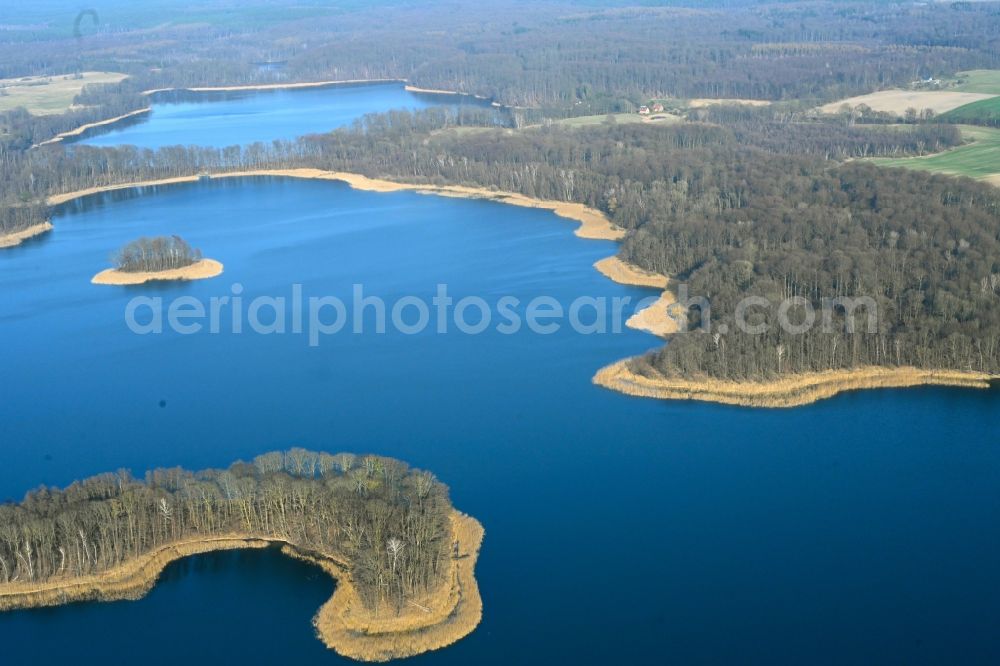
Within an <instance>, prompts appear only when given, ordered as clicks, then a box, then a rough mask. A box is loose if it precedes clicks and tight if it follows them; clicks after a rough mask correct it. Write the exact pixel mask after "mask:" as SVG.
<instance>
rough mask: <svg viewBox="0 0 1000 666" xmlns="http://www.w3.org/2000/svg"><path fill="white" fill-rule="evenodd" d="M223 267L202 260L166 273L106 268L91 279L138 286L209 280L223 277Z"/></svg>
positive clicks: (212, 261) (95, 281)
mask: <svg viewBox="0 0 1000 666" xmlns="http://www.w3.org/2000/svg"><path fill="white" fill-rule="evenodd" d="M222 271H223V266H222V264H221V263H220V262H218V261H216V260H215V259H202V260H201V261H196V262H194V263H193V264H190V265H188V266H182V267H181V268H171V269H168V270H165V271H139V272H126V271H120V270H118V269H117V268H106V269H105V270H103V271H101V272H100V273H98V274H97V275H95V276H94V277H92V278H91V279H90V283H91V284H106V285H116V286H123V285H136V284H146V283H147V282H155V281H159V280H207V279H208V278H214V277H217V276H219V275H222Z"/></svg>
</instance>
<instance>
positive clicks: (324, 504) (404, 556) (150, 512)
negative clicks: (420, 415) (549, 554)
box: [0, 449, 452, 609]
mask: <svg viewBox="0 0 1000 666" xmlns="http://www.w3.org/2000/svg"><path fill="white" fill-rule="evenodd" d="M450 512H451V504H450V502H449V499H448V489H447V487H446V486H444V485H443V484H442V483H440V482H439V481H438V480H437V479H435V478H434V476H432V475H431V474H429V473H427V472H422V471H419V470H414V469H410V468H408V467H407V466H406V465H405V464H404V463H402V462H400V461H398V460H393V459H390V458H382V457H376V456H355V455H353V454H349V453H341V454H338V455H330V454H327V453H315V452H311V451H306V450H303V449H292V450H290V451H287V452H274V453H267V454H264V455H260V456H258V457H256V458H254V460H253V462H252V463H242V462H238V463H236V464H234V465H232V466H231V467H230V468H229V469H226V470H204V471H200V472H190V471H187V470H183V469H179V468H174V469H157V470H153V471H150V472H147V473H146V475H145V478H144V479H136V478H133V477H132V475H130V474H129V473H128V472H126V471H119V472H116V473H114V474H102V475H100V476H95V477H92V478H89V479H85V480H83V481H79V482H77V483H74V484H72V485H71V486H69V487H68V488H65V489H63V490H59V489H54V488H39V489H38V490H35V491H32V492H30V493H28V495H27V496H26V497H25V498H24V500H23V501H22V502H21V503H20V504H13V503H8V504H0V583H8V582H14V581H20V582H34V581H38V582H43V581H50V580H57V579H61V578H67V577H72V576H81V575H87V574H93V573H100V572H102V571H107V570H109V569H111V568H113V567H115V566H116V565H119V564H121V563H123V562H127V561H129V560H130V559H132V558H135V557H138V556H140V555H142V554H143V553H146V552H149V551H151V550H153V549H155V548H156V547H158V546H161V545H163V544H169V543H172V542H177V541H181V540H185V539H197V538H198V537H202V536H211V535H230V534H238V535H243V536H247V537H257V538H266V539H276V540H281V541H285V542H287V543H291V544H293V545H295V546H297V547H299V548H303V549H306V550H314V551H318V552H321V553H324V554H327V555H331V556H334V557H336V558H338V559H343V560H344V561H345V562H346V563H348V565H349V570H350V576H351V580H352V582H353V583H354V585H355V587H356V588H357V590H358V592H359V593H360V595H361V598H362V599H363V600H364V602H365V603H366V605H368V606H369V607H370V608H372V609H375V608H376V607H393V608H397V609H398V608H399V607H401V605H402V604H403V603H404V600H405V598H407V597H410V596H412V595H414V594H420V593H421V592H424V591H427V590H429V589H432V588H434V587H435V586H437V585H438V584H440V583H441V582H442V576H443V572H444V571H446V562H447V559H448V557H449V555H450V550H449V549H450V548H451V546H452V543H451V537H450V527H449V523H448V521H449V515H450Z"/></svg>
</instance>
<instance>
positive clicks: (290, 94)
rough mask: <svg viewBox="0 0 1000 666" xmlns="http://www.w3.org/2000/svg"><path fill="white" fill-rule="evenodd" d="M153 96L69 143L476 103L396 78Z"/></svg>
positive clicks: (230, 139)
mask: <svg viewBox="0 0 1000 666" xmlns="http://www.w3.org/2000/svg"><path fill="white" fill-rule="evenodd" d="M152 99H153V104H152V111H151V112H150V113H148V114H144V115H142V116H137V117H135V118H132V119H128V120H124V121H122V122H120V123H116V124H115V125H113V126H111V127H113V128H114V129H111V130H107V131H101V130H94V131H93V132H92V133H89V134H88V135H87V136H85V138H83V139H80V140H78V141H75V142H74V143H80V144H84V145H90V146H117V145H123V144H131V145H135V146H139V147H140V148H162V147H163V146H173V145H177V144H182V145H186V146H188V145H195V146H214V147H217V148H222V147H225V146H231V145H237V144H248V143H253V142H255V141H263V142H265V143H266V142H270V141H272V140H275V139H294V138H295V137H297V136H302V135H304V134H316V133H321V132H329V131H331V130H333V129H336V128H338V127H343V126H345V125H350V124H351V123H352V122H354V121H355V120H357V119H359V118H361V117H362V116H363V115H365V114H366V113H377V112H381V111H389V110H400V109H407V110H411V111H415V110H419V109H426V108H429V107H432V106H448V107H450V108H455V107H457V106H458V105H459V104H475V105H483V102H481V101H478V100H475V99H474V98H470V97H458V96H456V97H452V96H449V97H444V96H441V95H428V94H417V93H412V92H410V91H408V90H406V89H405V88H404V87H403V84H401V83H380V84H370V85H355V86H331V87H322V88H305V89H298V90H280V89H279V90H264V91H228V92H201V93H184V94H178V93H167V94H163V93H157V94H154V95H153V97H152ZM164 100H173V101H164ZM178 100H184V101H178Z"/></svg>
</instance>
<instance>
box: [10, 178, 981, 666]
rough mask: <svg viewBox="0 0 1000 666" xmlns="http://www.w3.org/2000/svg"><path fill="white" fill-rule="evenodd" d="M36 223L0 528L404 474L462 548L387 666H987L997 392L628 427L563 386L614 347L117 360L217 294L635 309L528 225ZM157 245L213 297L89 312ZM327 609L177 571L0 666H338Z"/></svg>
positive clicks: (486, 342) (309, 584) (254, 204)
mask: <svg viewBox="0 0 1000 666" xmlns="http://www.w3.org/2000/svg"><path fill="white" fill-rule="evenodd" d="M53 221H54V223H55V230H54V231H53V232H51V233H50V234H48V235H46V236H43V237H41V238H39V239H36V240H34V241H32V242H29V243H27V244H25V245H24V246H22V247H19V248H15V249H12V250H8V251H4V252H2V253H0V290H2V294H3V299H2V302H3V308H2V310H0V368H2V369H3V381H2V382H0V405H2V412H0V456H2V458H0V459H2V464H0V500H2V499H4V498H12V499H19V498H20V497H21V496H22V495H23V493H24V492H25V491H26V490H27V489H29V488H31V487H34V486H36V485H38V484H42V483H44V484H51V485H62V484H66V483H68V482H70V481H72V480H73V479H76V478H80V477H82V476H86V475H90V474H93V473H98V472H103V471H107V470H114V469H117V468H120V467H127V468H132V469H133V470H135V471H137V472H139V471H141V470H144V469H146V468H149V467H155V466H173V465H182V466H184V467H188V468H201V467H207V466H223V465H227V464H229V463H230V462H231V461H233V460H234V459H237V458H244V459H248V458H251V457H253V456H254V455H256V454H258V453H260V452H263V451H266V450H271V449H276V448H286V447H289V446H305V447H311V448H318V449H325V450H329V451H339V450H349V451H355V452H374V453H378V454H383V455H389V456H395V457H398V458H401V459H403V460H406V461H408V462H409V463H411V464H413V465H415V466H418V467H422V468H425V469H429V470H432V471H433V472H434V473H435V474H437V475H438V476H439V477H440V478H441V479H442V480H444V481H445V482H446V483H448V484H449V485H450V486H451V489H452V497H453V500H454V503H455V505H456V506H457V507H458V508H460V509H461V510H463V511H466V512H468V513H470V514H472V515H474V516H476V517H477V518H478V519H479V520H480V521H482V523H483V524H484V526H485V527H486V541H485V543H484V548H483V552H482V556H481V558H480V562H479V566H478V567H477V577H478V579H479V583H480V587H481V591H482V595H483V599H484V604H485V614H484V619H483V623H482V624H481V625H480V627H479V628H478V629H477V630H476V631H475V632H474V633H473V634H472V635H471V636H469V637H468V638H466V639H464V640H463V641H461V642H459V643H458V644H456V645H454V646H451V647H449V648H447V649H444V650H441V651H438V652H435V653H432V654H427V655H423V656H420V657H417V658H415V659H413V660H412V661H413V663H414V664H423V663H427V664H430V663H434V664H463V665H464V664H511V663H539V664H542V663H544V664H553V663H575V664H610V663H628V664H662V663H679V664H693V663H706V664H731V663H754V664H775V663H808V664H844V663H879V664H883V663H906V664H941V663H982V664H991V663H998V661H1000V635H998V634H997V632H996V630H995V629H996V626H997V622H998V621H1000V568H998V567H997V566H996V563H997V561H998V559H1000V529H998V525H1000V441H998V439H1000V438H998V436H997V435H998V432H1000V391H998V390H990V391H974V390H953V389H943V388H918V389H907V390H888V391H872V392H859V393H852V394H847V395H842V396H840V397H837V398H835V399H832V400H828V401H824V402H821V403H818V404H815V405H812V406H808V407H804V408H799V409H794V410H780V411H773V410H752V409H742V408H733V407H725V406H719V405H712V404H698V403H686V402H657V401H651V400H642V399H636V398H631V397H627V396H622V395H618V394H615V393H612V392H609V391H606V390H603V389H600V388H597V387H595V386H593V385H592V384H591V383H590V378H591V376H592V375H593V373H594V371H595V370H597V369H598V368H599V367H601V366H602V365H604V364H606V363H609V362H611V361H614V360H617V359H619V358H622V357H624V356H627V355H631V354H636V353H639V352H641V351H643V350H645V349H647V348H650V347H652V346H654V345H656V344H657V342H658V341H657V340H656V339H654V338H652V337H650V336H647V335H645V334H642V333H638V332H634V331H629V330H626V331H625V332H623V333H620V334H603V335H601V334H596V335H581V334H579V333H576V332H574V331H572V330H571V329H570V328H569V327H566V326H564V327H563V328H562V329H561V330H559V331H558V332H556V333H553V334H551V335H539V334H535V333H532V332H530V331H528V330H523V331H521V332H520V333H518V334H516V335H504V334H502V333H500V332H498V331H496V330H494V329H492V328H491V329H490V330H488V331H486V332H484V333H482V334H479V335H465V334H462V333H460V332H458V331H455V330H454V329H452V330H450V331H449V332H448V333H445V334H438V333H436V332H435V331H433V330H430V331H425V332H423V333H420V334H416V335H405V334H403V333H401V332H398V331H396V332H392V331H390V332H389V333H387V334H384V335H383V334H375V333H372V332H371V331H370V330H369V332H368V333H364V334H360V335H356V334H353V333H350V332H341V333H339V334H336V335H331V336H328V337H325V338H323V339H322V340H321V341H320V344H319V346H317V347H310V346H309V344H308V340H307V338H306V337H305V336H304V335H294V334H290V333H289V334H285V335H266V336H265V335H258V334H254V333H243V334H234V333H232V332H231V331H230V330H229V329H228V328H227V327H226V326H223V327H222V332H220V333H219V334H213V333H211V332H209V331H202V332H200V333H196V334H192V335H180V334H177V333H164V334H161V335H157V334H150V335H136V334H134V333H132V332H130V331H129V330H128V328H127V327H126V325H125V321H124V311H125V308H126V305H127V303H128V302H129V300H130V299H131V298H133V297H135V296H151V297H161V298H163V299H165V300H168V301H169V300H170V299H172V298H174V297H179V296H193V297H196V298H198V299H201V300H208V299H210V298H212V297H213V296H214V297H220V296H227V295H230V296H231V295H232V294H233V285H234V284H235V283H239V284H240V285H241V287H242V293H241V297H243V298H244V300H245V301H246V302H249V301H250V299H252V298H254V297H256V296H261V295H269V296H289V295H290V293H291V285H292V283H299V284H301V285H302V290H303V293H304V294H305V295H306V296H310V295H314V296H323V295H333V296H337V297H340V298H342V299H343V300H345V301H350V298H351V294H352V289H353V285H354V284H362V285H363V287H364V291H365V293H366V294H368V295H377V296H380V297H382V298H384V299H386V300H388V301H389V302H390V303H391V302H394V301H395V300H396V299H399V298H400V297H403V296H406V295H417V296H420V297H422V298H426V299H429V298H430V297H431V296H432V295H433V294H434V293H435V291H436V288H437V285H438V284H447V285H448V290H449V293H450V294H451V295H452V296H453V297H454V298H455V299H456V300H458V299H460V298H462V297H463V296H473V295H475V296H480V297H483V298H485V299H486V300H487V301H489V302H495V300H496V299H499V298H500V297H502V296H505V295H510V296H515V297H517V298H520V299H521V300H522V301H527V300H529V299H531V298H533V297H535V296H538V295H548V296H551V297H554V298H555V299H557V300H558V301H559V302H561V303H569V302H570V301H572V300H573V299H575V298H577V297H579V296H593V297H608V298H611V297H630V298H632V299H640V298H643V297H645V296H647V295H648V293H649V292H647V291H645V290H640V289H635V288H630V287H624V286H620V285H616V284H614V283H612V282H610V281H608V280H606V279H605V278H603V277H602V276H600V275H599V274H598V273H597V272H596V271H594V270H593V269H592V268H591V265H592V264H593V262H594V261H596V260H598V259H601V258H603V257H605V256H608V255H610V254H612V253H613V252H614V251H615V245H614V244H613V243H609V242H598V241H585V240H581V239H578V238H576V237H575V236H574V235H573V233H572V230H573V225H572V224H570V223H568V222H567V221H565V220H563V219H561V218H558V217H556V216H555V215H553V214H551V213H548V212H545V211H541V210H531V209H522V208H516V207H509V206H504V205H502V204H498V203H492V202H485V201H471V200H458V199H447V198H439V197H433V196H425V195H419V194H415V193H394V194H376V193H366V192H357V191H353V190H350V189H349V188H348V187H347V186H346V185H343V184H340V183H335V182H313V181H297V180H286V179H264V178H257V179H244V180H233V181H209V182H199V183H193V184H186V185H180V186H176V187H171V188H159V189H146V190H143V191H131V192H127V193H114V194H107V195H100V196H96V197H91V198H89V199H86V200H83V201H79V202H75V203H71V204H68V205H66V206H64V207H63V208H62V209H61V210H60V211H59V213H58V214H57V216H56V217H55V218H54V220H53ZM164 233H176V234H180V235H182V236H183V237H185V238H186V239H188V240H189V241H191V242H192V244H193V245H195V246H196V247H199V248H201V249H202V250H203V251H204V252H205V254H206V256H209V257H213V258H216V259H219V260H220V261H222V262H223V263H224V264H225V267H226V270H225V273H224V275H222V276H221V277H219V278H216V279H214V280H207V281H199V282H192V283H184V284H170V285H164V284H161V285H152V286H146V287H141V288H117V287H98V286H93V285H91V284H90V283H89V280H90V278H91V276H92V275H93V274H94V273H96V272H97V271H99V270H101V269H102V268H105V267H106V266H107V265H108V256H109V254H110V253H111V252H112V251H113V250H115V249H116V248H117V247H119V246H120V245H122V244H123V243H125V242H127V241H129V240H132V239H133V238H135V237H137V236H139V235H144V234H145V235H153V234H164ZM473 318H474V317H472V316H471V315H470V319H473ZM369 324H371V322H370V321H369ZM161 404H162V405H163V406H161ZM331 589H332V585H331V583H330V582H329V581H328V580H325V579H323V577H322V576H321V575H319V573H318V572H317V571H316V570H315V569H314V568H312V567H310V566H308V565H305V564H302V563H298V562H292V561H289V560H285V559H284V558H282V557H281V556H280V555H279V554H277V553H274V552H273V551H266V552H253V553H237V554H225V553H223V554H219V553H216V554H212V555H207V556H203V557H197V558H192V559H190V560H188V561H186V562H182V563H177V564H175V565H174V566H172V567H171V568H170V570H169V571H168V573H167V575H166V576H165V579H164V580H163V581H162V582H161V584H160V585H159V586H158V587H157V588H156V589H155V590H154V591H153V592H152V593H151V595H150V596H149V597H147V598H146V599H144V600H142V601H140V602H121V603H113V604H81V605H74V606H69V607H65V608H59V609H47V610H36V611H26V612H16V613H8V614H0V644H2V645H3V646H4V648H3V652H2V653H0V654H2V656H0V662H2V663H5V664H6V663H11V664H15V663H16V664H19V663H28V662H29V661H30V662H35V663H39V662H43V663H49V662H51V663H54V662H60V663H65V662H66V661H68V660H70V659H72V660H73V661H74V663H77V664H88V665H89V664H103V663H106V662H107V656H108V654H110V653H112V651H117V652H118V653H123V654H129V655H131V656H132V657H133V658H135V659H136V660H139V659H141V661H142V662H143V663H148V664H159V663H163V664H168V663H177V662H178V660H186V661H198V662H202V661H207V660H209V659H213V658H214V660H215V661H218V662H221V663H236V662H237V661H238V660H242V661H245V662H246V663H261V662H262V661H263V662H270V661H274V662H277V661H279V660H281V661H283V662H287V663H299V664H325V663H341V662H342V661H343V660H341V659H340V658H339V657H337V656H336V655H335V654H333V653H332V652H329V651H327V650H325V649H324V648H323V647H322V645H321V644H320V643H319V642H318V641H317V640H316V639H315V638H314V637H313V633H312V628H311V626H310V619H311V618H312V615H313V614H314V612H315V611H316V609H317V608H318V607H319V605H320V604H321V603H322V600H323V599H325V598H327V597H328V596H329V593H330V590H331Z"/></svg>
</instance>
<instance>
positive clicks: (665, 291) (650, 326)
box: [594, 255, 680, 338]
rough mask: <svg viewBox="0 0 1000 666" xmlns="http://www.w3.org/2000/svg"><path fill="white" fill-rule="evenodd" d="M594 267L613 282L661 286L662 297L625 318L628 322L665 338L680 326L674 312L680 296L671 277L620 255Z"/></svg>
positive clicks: (658, 287)
mask: <svg viewBox="0 0 1000 666" xmlns="http://www.w3.org/2000/svg"><path fill="white" fill-rule="evenodd" d="M594 268H596V269H597V271H598V272H599V273H600V274H601V275H603V276H604V277H606V278H608V279H609V280H611V281H612V282H617V283H618V284H624V285H628V286H631V287H646V288H649V289H659V290H660V296H659V298H657V299H656V301H655V302H654V303H652V304H651V305H649V306H647V307H645V308H643V309H642V310H639V311H638V312H636V313H635V314H633V315H632V316H631V317H629V318H628V320H627V321H626V322H625V325H626V326H628V327H629V328H632V329H635V330H637V331H645V332H646V333H649V334H651V335H655V336H658V337H661V338H666V337H668V336H671V335H673V334H674V333H676V332H677V331H678V330H680V324H679V322H678V320H677V319H675V318H674V316H673V315H672V313H671V308H672V307H673V306H674V304H675V303H677V297H676V296H674V293H673V292H672V291H671V290H670V288H669V286H670V278H669V277H667V276H666V275H661V274H659V273H653V272H651V271H647V270H645V269H643V268H640V267H638V266H636V265H634V264H630V263H628V262H626V261H622V260H621V259H619V258H618V256H617V255H614V256H610V257H606V258H604V259H601V260H600V261H598V262H597V263H595V264H594Z"/></svg>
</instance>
